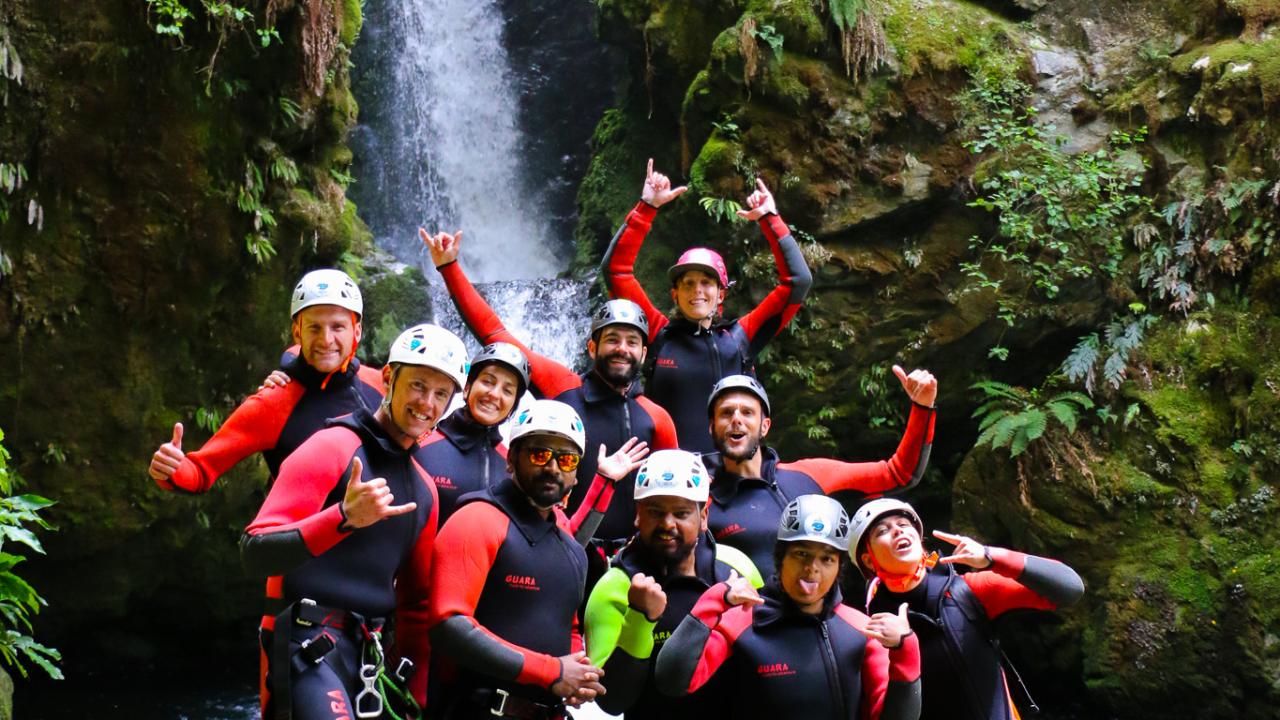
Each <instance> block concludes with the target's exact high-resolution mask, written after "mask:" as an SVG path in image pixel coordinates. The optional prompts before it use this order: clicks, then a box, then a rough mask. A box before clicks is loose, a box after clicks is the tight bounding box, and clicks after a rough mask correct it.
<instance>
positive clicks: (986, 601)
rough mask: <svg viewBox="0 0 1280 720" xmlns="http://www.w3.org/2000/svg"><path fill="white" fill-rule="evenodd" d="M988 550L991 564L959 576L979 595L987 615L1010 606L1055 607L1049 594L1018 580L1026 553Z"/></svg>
mask: <svg viewBox="0 0 1280 720" xmlns="http://www.w3.org/2000/svg"><path fill="white" fill-rule="evenodd" d="M987 552H988V553H989V554H990V555H991V567H990V568H989V569H987V570H982V571H979V572H970V573H965V574H964V575H962V576H961V579H963V580H964V581H965V582H966V583H968V584H969V589H970V590H972V591H973V594H974V595H977V596H978V600H979V601H980V602H981V603H982V607H984V608H986V610H987V616H988V617H992V618H995V617H999V616H1001V615H1003V614H1004V613H1006V612H1008V611H1010V610H1017V609H1023V608H1029V609H1032V610H1054V609H1056V608H1057V607H1058V605H1057V604H1056V603H1054V602H1053V601H1052V600H1050V599H1049V598H1046V597H1044V596H1043V595H1040V594H1039V593H1037V592H1035V591H1034V590H1032V589H1031V588H1029V587H1027V586H1026V585H1023V584H1022V583H1020V582H1018V578H1019V577H1021V576H1022V571H1023V568H1024V567H1026V563H1027V558H1028V556H1027V555H1024V554H1023V553H1020V552H1014V551H1012V550H1005V549H1003V548H994V547H988V548H987Z"/></svg>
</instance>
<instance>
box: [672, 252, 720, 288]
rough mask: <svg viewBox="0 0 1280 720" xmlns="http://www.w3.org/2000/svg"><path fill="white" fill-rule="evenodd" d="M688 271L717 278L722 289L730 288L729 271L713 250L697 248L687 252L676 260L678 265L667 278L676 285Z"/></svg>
mask: <svg viewBox="0 0 1280 720" xmlns="http://www.w3.org/2000/svg"><path fill="white" fill-rule="evenodd" d="M688 270H701V271H702V272H704V273H706V274H708V275H711V276H713V277H715V278H717V279H718V280H719V281H720V287H722V288H727V287H729V271H728V270H727V269H725V266H724V258H722V257H720V253H718V252H716V251H715V250H712V249H711V248H704V247H695V248H689V249H688V250H685V251H684V252H683V253H682V254H681V255H680V259H679V260H676V264H675V265H672V266H671V269H670V270H668V271H667V276H668V277H670V278H671V282H673V283H674V282H675V281H676V280H677V279H678V278H679V277H680V276H681V275H683V274H684V273H685V272H686V271H688Z"/></svg>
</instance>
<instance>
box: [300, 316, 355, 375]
mask: <svg viewBox="0 0 1280 720" xmlns="http://www.w3.org/2000/svg"><path fill="white" fill-rule="evenodd" d="M360 331H361V327H360V323H359V322H358V321H357V320H356V316H355V314H354V313H352V312H351V311H350V310H347V309H346V308H340V307H338V306H337V305H312V306H311V307H308V308H303V309H302V310H300V311H298V315H297V317H295V318H294V323H293V341H294V342H295V343H297V344H298V345H300V346H301V348H302V349H301V354H302V359H303V360H304V361H305V362H306V363H307V364H308V365H310V366H311V367H313V368H315V369H316V370H317V371H319V372H321V373H331V372H333V371H335V370H337V369H339V368H341V367H342V362H343V361H344V360H346V359H347V358H348V357H350V355H351V350H352V348H354V347H355V346H356V343H358V342H360Z"/></svg>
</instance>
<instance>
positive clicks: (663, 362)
mask: <svg viewBox="0 0 1280 720" xmlns="http://www.w3.org/2000/svg"><path fill="white" fill-rule="evenodd" d="M657 365H658V367H664V368H673V367H677V366H676V359H675V358H658V362H657Z"/></svg>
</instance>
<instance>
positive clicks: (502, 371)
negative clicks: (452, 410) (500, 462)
mask: <svg viewBox="0 0 1280 720" xmlns="http://www.w3.org/2000/svg"><path fill="white" fill-rule="evenodd" d="M463 392H464V393H465V396H466V401H467V409H468V410H470V411H471V417H473V418H475V421H476V422H478V423H480V424H481V425H484V426H486V427H487V426H492V425H497V424H498V423H500V422H502V421H503V420H506V419H507V416H509V415H510V414H511V410H512V408H514V407H515V406H516V401H517V400H518V399H519V397H518V394H519V392H520V379H519V378H518V377H517V376H516V374H515V373H514V372H512V371H511V370H509V369H508V368H506V367H503V366H502V365H499V364H497V363H494V362H491V363H489V364H487V365H485V366H484V367H482V368H480V370H479V372H477V373H476V374H475V379H474V380H472V381H471V382H470V383H468V384H467V387H466V389H465V390H464V391H463Z"/></svg>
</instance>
